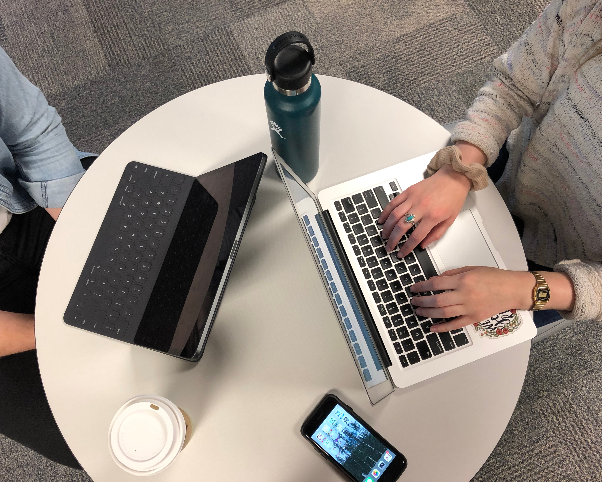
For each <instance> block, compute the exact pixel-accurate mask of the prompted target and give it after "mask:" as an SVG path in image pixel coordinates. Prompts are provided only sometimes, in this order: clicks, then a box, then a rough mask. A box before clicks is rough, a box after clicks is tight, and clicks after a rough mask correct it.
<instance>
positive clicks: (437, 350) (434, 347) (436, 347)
mask: <svg viewBox="0 0 602 482" xmlns="http://www.w3.org/2000/svg"><path fill="white" fill-rule="evenodd" d="M426 341H428V343H429V346H430V347H431V352H432V353H433V355H435V356H437V355H441V353H443V352H444V350H443V347H442V346H441V342H440V341H439V338H438V337H437V334H436V333H431V334H430V335H426Z"/></svg>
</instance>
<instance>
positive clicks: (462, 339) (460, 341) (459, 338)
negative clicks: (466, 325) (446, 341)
mask: <svg viewBox="0 0 602 482" xmlns="http://www.w3.org/2000/svg"><path fill="white" fill-rule="evenodd" d="M454 341H455V342H456V345H457V346H464V345H468V337H467V336H466V334H465V333H460V334H459V335H456V336H454Z"/></svg>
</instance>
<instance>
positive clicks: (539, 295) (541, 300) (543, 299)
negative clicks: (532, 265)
mask: <svg viewBox="0 0 602 482" xmlns="http://www.w3.org/2000/svg"><path fill="white" fill-rule="evenodd" d="M530 273H531V274H532V275H533V276H535V287H534V288H533V308H531V309H532V310H533V311H538V310H543V309H544V308H545V306H546V304H547V303H548V301H550V287H549V286H548V283H547V282H546V280H545V278H544V277H543V276H542V275H540V274H539V273H535V272H534V271H530Z"/></svg>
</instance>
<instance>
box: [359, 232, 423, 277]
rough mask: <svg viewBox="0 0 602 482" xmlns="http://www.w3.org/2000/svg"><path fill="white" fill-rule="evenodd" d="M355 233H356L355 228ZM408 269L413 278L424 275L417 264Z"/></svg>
mask: <svg viewBox="0 0 602 482" xmlns="http://www.w3.org/2000/svg"><path fill="white" fill-rule="evenodd" d="M354 231H355V227H354ZM356 234H357V233H356ZM408 269H409V270H410V274H412V276H420V275H421V274H422V271H421V270H420V266H418V265H417V264H411V265H409V266H408Z"/></svg>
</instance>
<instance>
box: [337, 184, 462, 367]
mask: <svg viewBox="0 0 602 482" xmlns="http://www.w3.org/2000/svg"><path fill="white" fill-rule="evenodd" d="M399 191H400V190H399V188H398V185H397V182H396V181H395V180H391V181H390V182H388V183H387V184H385V185H382V186H376V187H374V188H372V189H368V190H366V191H363V192H361V193H356V194H354V195H352V196H349V197H345V198H343V199H340V200H338V201H335V203H334V204H335V207H336V210H337V215H338V216H339V219H340V220H341V222H342V223H343V228H344V230H345V233H346V234H347V237H348V239H349V242H350V243H351V246H352V249H353V252H354V254H355V257H356V259H357V262H358V263H359V265H360V267H361V269H362V274H363V277H364V278H365V280H366V283H367V285H368V287H369V289H370V294H371V296H372V299H373V300H374V302H375V303H376V307H377V308H378V312H379V314H380V316H381V317H382V320H383V323H384V325H385V326H386V328H387V334H388V336H389V339H390V340H391V342H392V344H393V347H394V348H395V351H396V354H397V357H398V360H399V363H400V364H401V366H402V367H404V368H405V367H409V366H411V365H416V364H419V363H422V362H425V361H428V360H430V359H432V358H434V357H438V356H442V355H445V354H446V353H449V352H451V351H455V350H457V349H460V348H462V347H465V346H468V345H469V344H470V339H469V337H468V333H467V332H466V330H464V329H463V328H462V329H458V330H452V331H450V332H445V333H431V332H430V327H431V326H432V325H433V323H438V322H442V321H445V320H441V319H431V318H426V317H424V316H419V315H417V314H416V313H415V311H414V308H413V306H412V304H411V303H410V298H411V297H412V296H415V293H411V292H410V286H412V285H413V284H414V283H418V282H419V281H424V280H425V279H428V278H430V277H431V276H435V275H437V271H436V270H435V267H434V266H433V263H432V262H431V259H430V257H429V255H428V253H427V252H426V250H424V249H422V248H420V247H417V248H416V249H414V251H412V252H411V253H410V254H408V255H407V256H406V257H405V258H404V259H399V258H398V257H397V250H398V249H399V247H401V245H403V243H404V242H405V241H406V240H407V239H408V236H409V235H410V234H411V232H412V229H413V228H412V229H410V230H409V231H408V232H407V233H406V234H405V235H404V236H403V238H402V239H401V241H400V242H399V244H398V245H397V247H396V248H395V250H394V251H393V252H391V254H387V251H386V250H385V244H386V242H385V241H384V240H383V239H382V236H381V235H382V225H380V224H378V223H377V220H378V218H379V216H380V214H381V212H382V210H383V209H384V208H385V206H386V205H387V204H388V203H389V201H390V200H391V199H393V198H394V197H395V196H397V195H398V194H399ZM426 294H432V293H426Z"/></svg>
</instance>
